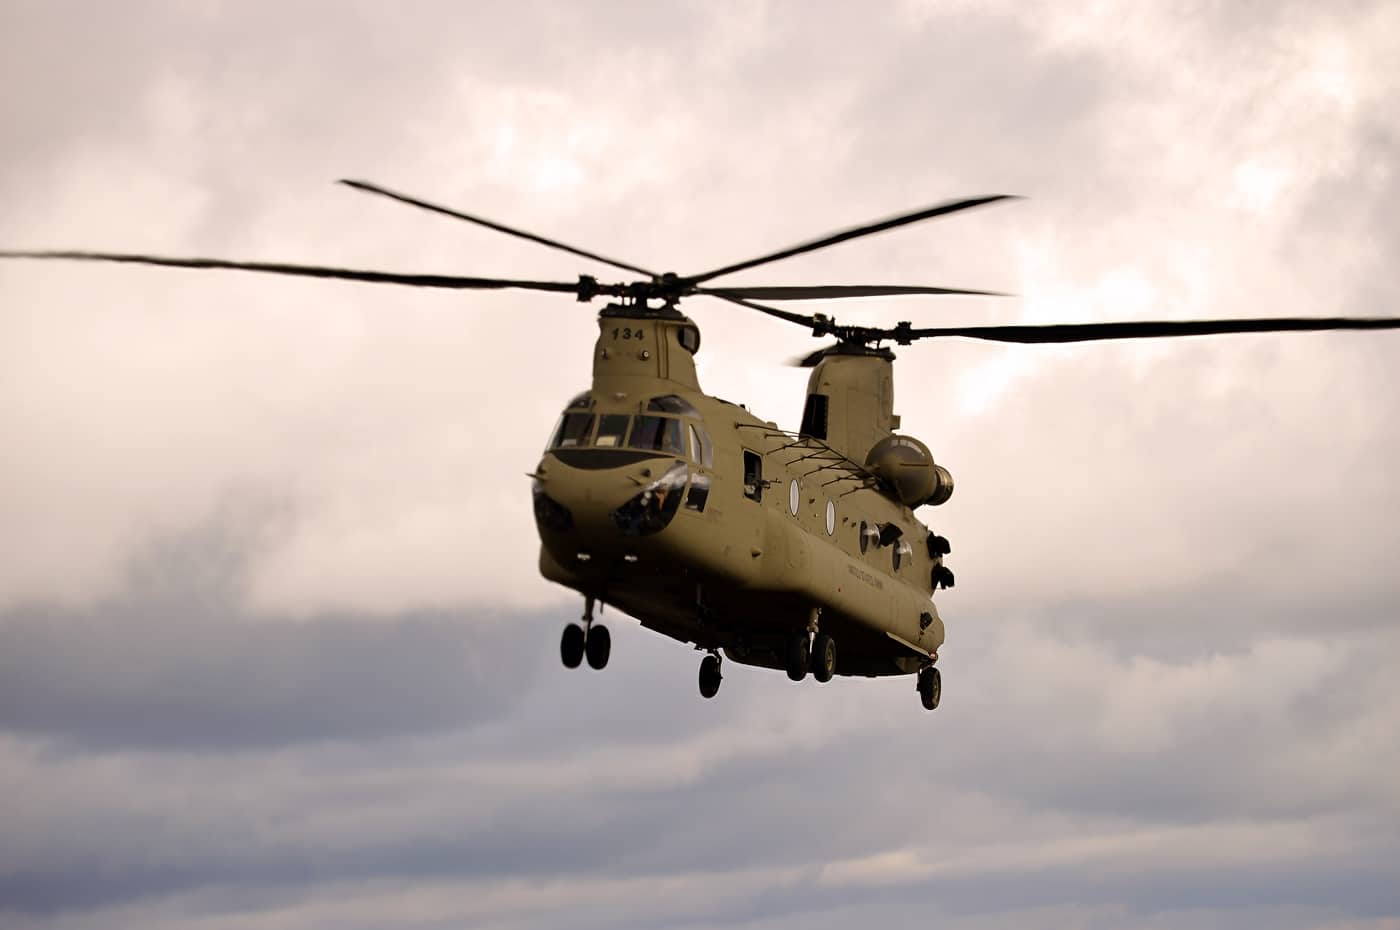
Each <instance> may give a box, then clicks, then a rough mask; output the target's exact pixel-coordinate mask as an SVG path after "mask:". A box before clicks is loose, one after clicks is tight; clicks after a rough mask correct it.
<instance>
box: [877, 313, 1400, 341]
mask: <svg viewBox="0 0 1400 930" xmlns="http://www.w3.org/2000/svg"><path fill="white" fill-rule="evenodd" d="M1339 329H1400V317H1263V318H1259V319H1248V320H1135V321H1131V322H1121V323H1058V324H1049V325H1040V326H1036V325H1017V326H948V327H938V328H935V329H911V330H908V331H907V332H905V333H903V334H902V337H901V338H900V340H899V341H901V342H904V341H905V340H906V339H908V340H913V339H930V338H935V337H939V336H963V337H966V338H968V339H987V340H991V341H992V342H1019V343H1026V344H1053V343H1067V342H1102V341H1106V340H1111V339H1161V338H1167V337H1177V336H1219V335H1224V334H1227V333H1295V332H1322V331H1326V330H1339ZM893 337H894V334H893V333H892V334H891V338H893Z"/></svg>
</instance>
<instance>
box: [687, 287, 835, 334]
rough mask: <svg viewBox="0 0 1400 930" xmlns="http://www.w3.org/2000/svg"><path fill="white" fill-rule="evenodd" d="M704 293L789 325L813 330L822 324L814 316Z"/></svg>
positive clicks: (712, 293) (737, 298)
mask: <svg viewBox="0 0 1400 930" xmlns="http://www.w3.org/2000/svg"><path fill="white" fill-rule="evenodd" d="M703 293H705V294H708V295H709V296H711V297H718V298H719V299H720V300H727V301H729V302H730V303H731V304H738V305H739V306H741V307H748V308H749V309H750V310H757V311H758V312H759V313H766V314H768V315H769V316H775V317H777V318H778V319H780V320H787V321H788V322H789V323H796V324H797V325H798V326H806V327H809V328H811V329H813V330H816V329H818V328H820V324H819V323H818V322H817V318H816V317H814V316H808V315H807V314H805V313H789V312H788V311H787V310H779V309H778V308H777V307H765V306H763V304H756V303H754V302H753V301H750V300H744V299H743V298H741V297H731V296H730V295H728V294H720V293H717V292H714V291H704V292H703Z"/></svg>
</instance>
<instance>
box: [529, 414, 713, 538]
mask: <svg viewBox="0 0 1400 930" xmlns="http://www.w3.org/2000/svg"><path fill="white" fill-rule="evenodd" d="M633 409H634V410H636V409H637V408H633ZM547 451H548V452H550V453H552V454H553V456H554V457H555V458H557V459H558V460H559V461H560V462H561V463H563V464H564V465H567V466H569V467H570V468H573V469H578V470H582V471H595V470H606V469H613V468H621V467H625V466H634V465H637V464H638V463H641V462H643V461H647V462H648V465H647V466H646V470H644V471H641V472H640V473H639V474H640V475H641V476H644V477H646V478H649V479H650V480H649V481H647V482H646V483H645V484H643V483H642V482H641V481H638V482H637V485H638V488H639V489H638V490H636V491H635V493H634V494H633V495H632V496H631V497H630V498H629V499H628V500H626V501H625V502H622V503H620V504H619V505H618V506H616V507H615V508H614V509H613V510H611V511H610V512H609V514H608V516H609V518H610V520H611V523H612V525H613V526H614V527H616V529H618V530H619V531H621V533H622V535H624V536H648V535H651V534H652V533H659V532H661V530H663V529H665V528H666V526H667V525H668V524H669V523H670V522H671V520H672V518H673V517H675V515H676V513H677V512H679V511H680V509H681V508H682V507H684V508H685V509H687V510H692V511H695V512H697V513H701V512H703V511H704V510H705V504H706V501H707V500H708V499H709V496H710V472H709V469H710V468H712V467H713V466H714V458H715V450H714V444H713V443H712V442H711V441H710V437H709V434H708V433H706V432H705V425H704V423H703V422H702V421H701V419H700V411H699V410H697V409H696V408H695V406H694V405H693V404H691V403H690V402H689V401H688V400H686V399H685V398H683V397H680V396H679V395H676V394H665V395H662V396H660V397H653V398H651V399H650V400H649V401H647V402H646V404H645V405H644V406H642V407H641V408H640V411H639V412H635V413H622V412H600V411H598V410H597V408H596V405H595V403H594V400H593V397H592V396H591V395H590V394H587V393H584V394H580V395H579V396H577V397H575V398H574V399H573V400H571V401H570V402H569V405H568V407H566V408H565V410H564V414H563V416H561V417H560V418H559V425H558V426H556V427H555V429H554V433H553V435H552V437H551V438H550V441H549V448H548V450H547ZM668 458H669V459H670V462H669V463H667V462H666V461H664V460H665V459H668ZM658 459H659V460H662V461H660V462H657V464H655V465H652V464H650V463H651V462H656V460H658ZM633 480H637V479H636V478H635V477H634V479H633ZM534 493H535V517H536V520H537V521H538V522H539V524H540V527H541V528H542V529H549V530H553V531H558V532H565V531H568V530H569V529H571V528H572V527H573V525H574V518H573V515H572V512H571V511H570V509H569V507H570V502H569V500H568V499H567V496H565V497H562V498H559V499H556V497H552V496H551V493H559V492H554V491H553V489H552V488H551V489H550V493H546V489H545V487H544V486H543V484H542V483H541V481H540V480H538V478H537V480H536V482H535V489H534ZM682 502H684V503H682Z"/></svg>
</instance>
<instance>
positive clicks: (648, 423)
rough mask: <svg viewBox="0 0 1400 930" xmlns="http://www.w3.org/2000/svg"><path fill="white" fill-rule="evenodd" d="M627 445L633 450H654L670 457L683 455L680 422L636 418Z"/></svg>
mask: <svg viewBox="0 0 1400 930" xmlns="http://www.w3.org/2000/svg"><path fill="white" fill-rule="evenodd" d="M627 444H628V445H629V446H631V447H632V448H634V449H656V450H658V451H661V452H669V453H671V454H672V455H685V438H684V434H683V433H682V431H681V421H680V420H677V419H675V418H673V417H652V416H646V417H637V423H636V425H635V426H633V427H632V436H631V438H630V439H629V440H628V442H627Z"/></svg>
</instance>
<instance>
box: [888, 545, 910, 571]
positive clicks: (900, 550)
mask: <svg viewBox="0 0 1400 930" xmlns="http://www.w3.org/2000/svg"><path fill="white" fill-rule="evenodd" d="M890 551H891V552H893V553H894V554H893V556H891V558H892V559H893V560H894V570H895V571H899V566H901V565H903V564H904V563H905V562H908V561H909V560H910V559H912V558H913V557H914V547H913V546H911V545H909V541H908V540H907V539H901V540H900V541H899V542H898V543H896V544H895V545H894V547H893V548H892V549H891V550H890Z"/></svg>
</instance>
